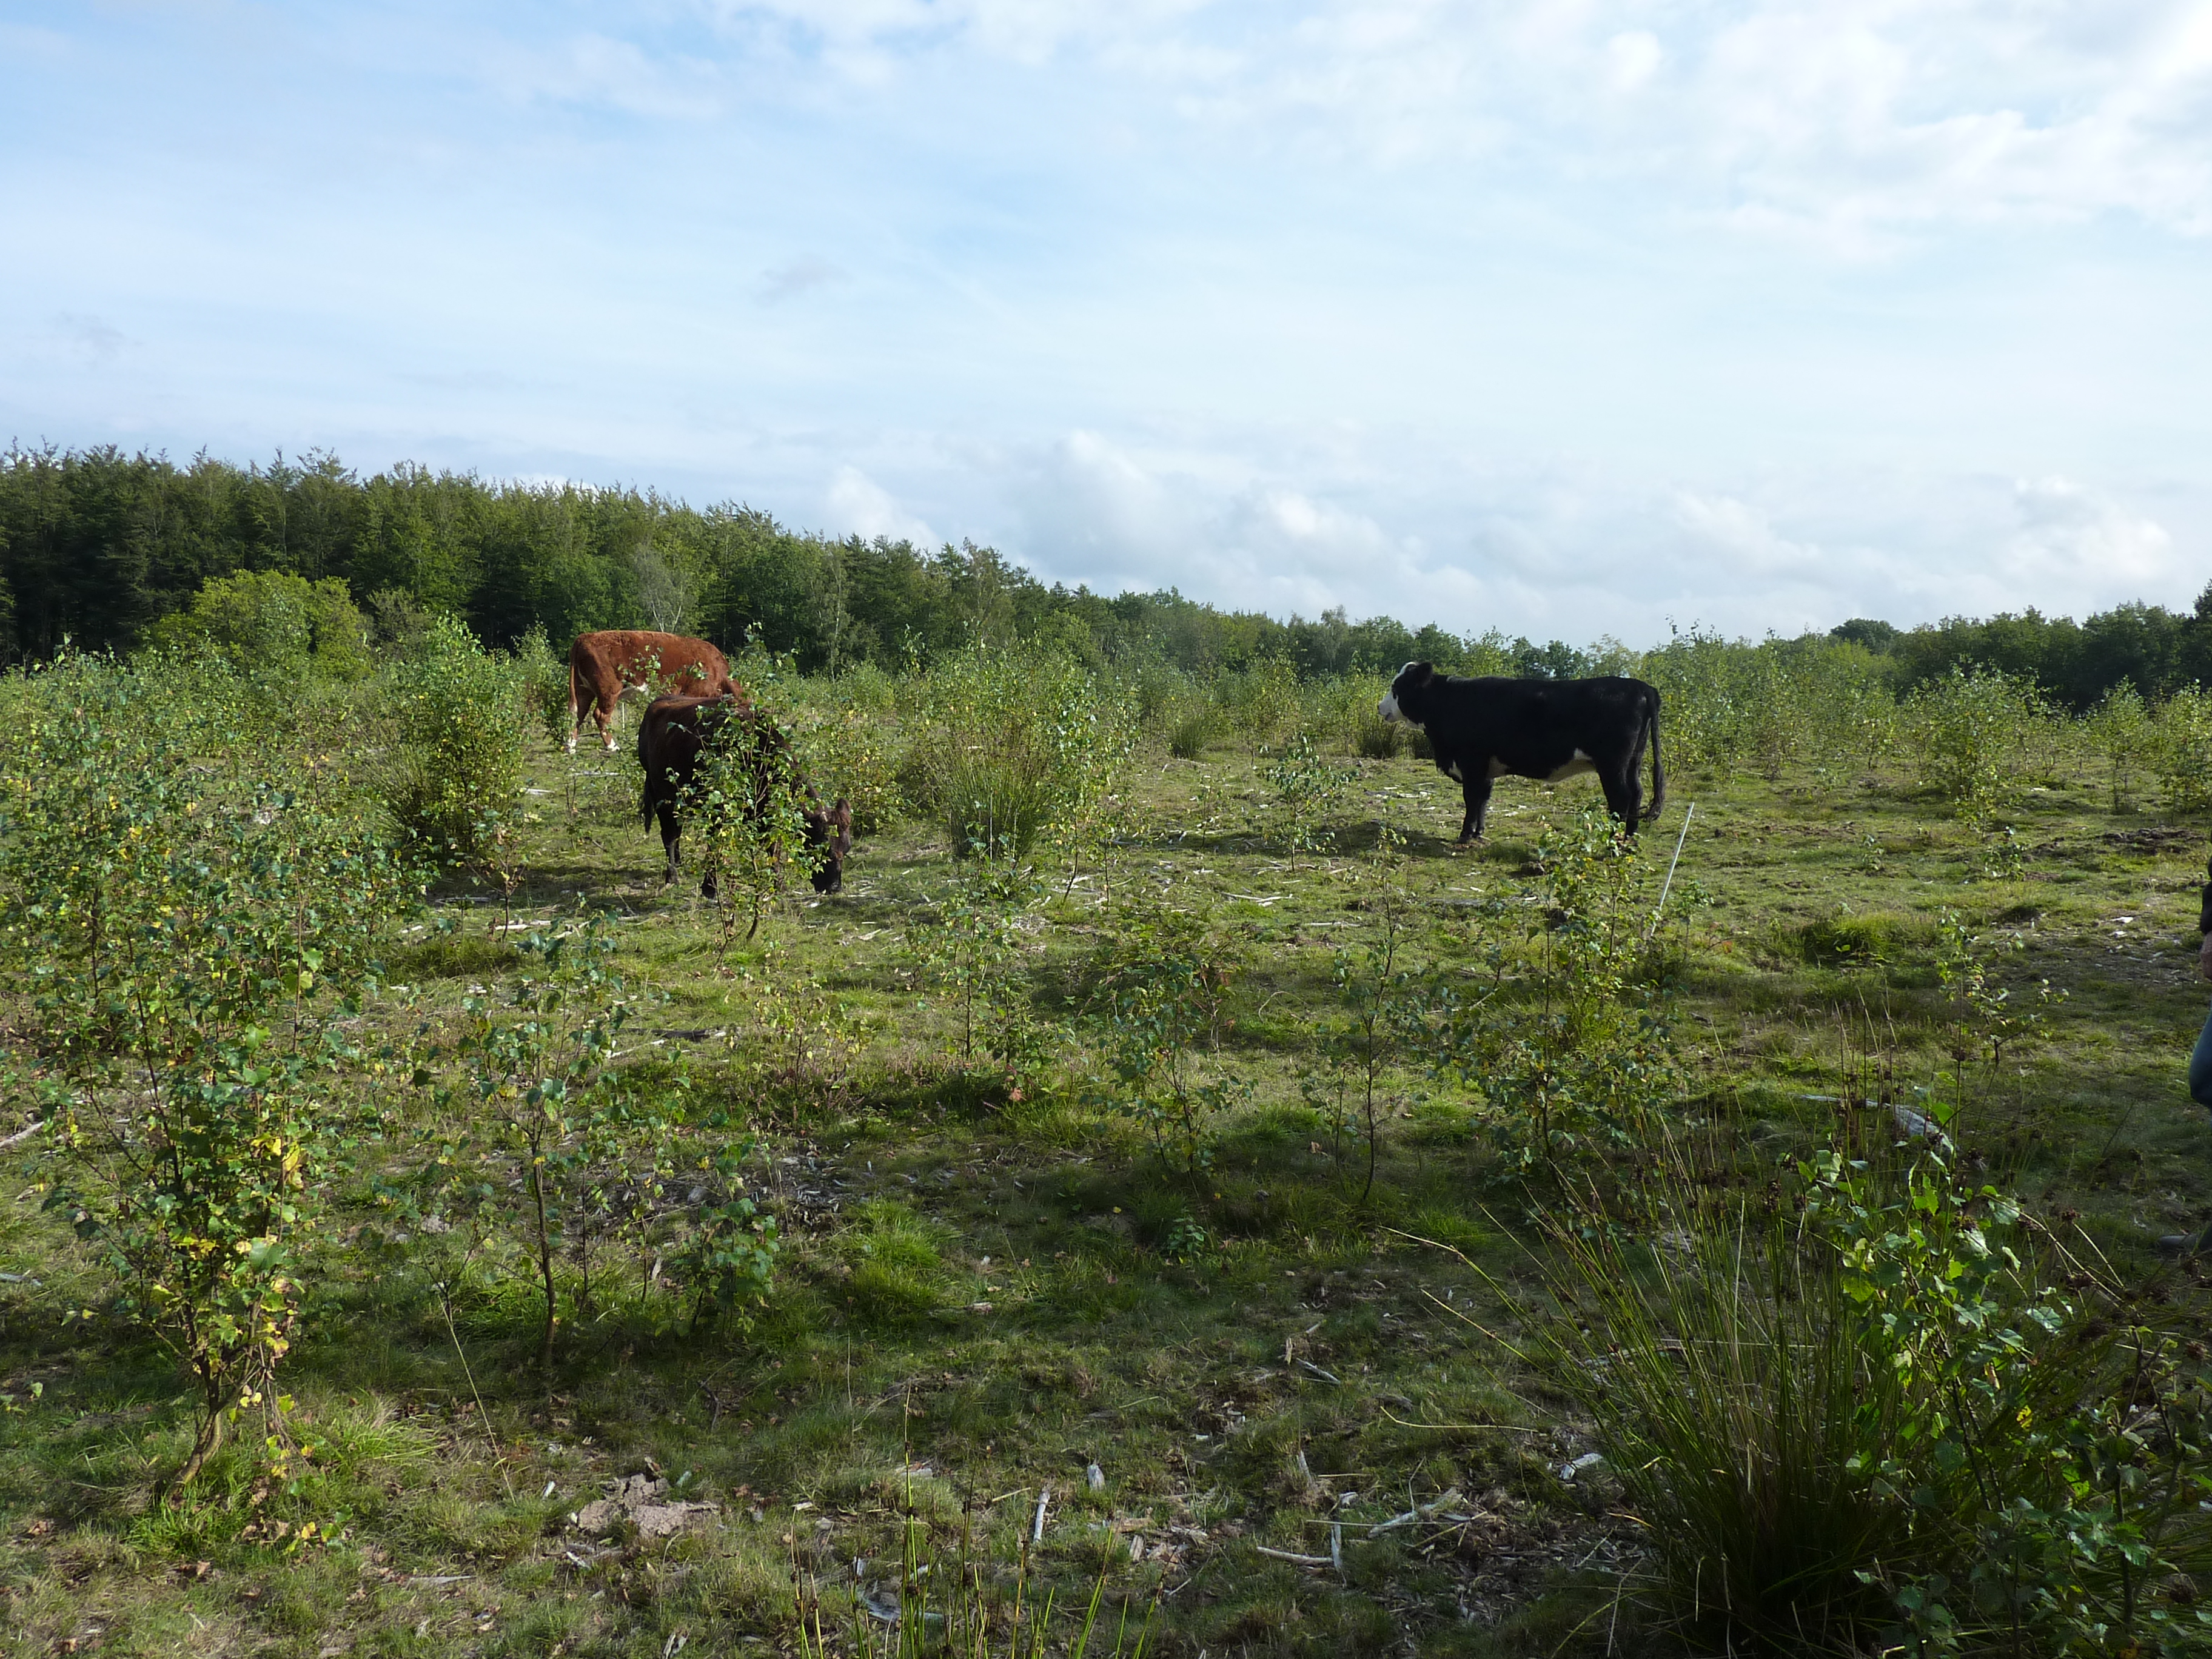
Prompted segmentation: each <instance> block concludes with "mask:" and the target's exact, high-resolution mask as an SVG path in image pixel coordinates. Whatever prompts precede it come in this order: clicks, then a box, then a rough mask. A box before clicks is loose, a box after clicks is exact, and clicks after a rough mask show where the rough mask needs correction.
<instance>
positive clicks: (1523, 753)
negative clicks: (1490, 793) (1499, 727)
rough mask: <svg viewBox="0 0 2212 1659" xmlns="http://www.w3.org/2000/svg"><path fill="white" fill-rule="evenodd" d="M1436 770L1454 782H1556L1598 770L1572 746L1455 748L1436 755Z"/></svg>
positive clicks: (1518, 744)
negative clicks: (1500, 780) (1478, 779)
mask: <svg viewBox="0 0 2212 1659" xmlns="http://www.w3.org/2000/svg"><path fill="white" fill-rule="evenodd" d="M1437 768H1438V769H1440V770H1441V771H1442V772H1443V775H1445V776H1446V777H1448V778H1450V779H1452V780H1453V781H1455V782H1458V783H1466V782H1468V781H1470V780H1472V779H1477V778H1486V777H1487V778H1503V777H1516V778H1541V779H1543V780H1544V781H1546V782H1548V783H1556V782H1558V781H1560V780H1561V779H1563V778H1572V777H1579V776H1580V775H1583V773H1585V772H1594V771H1595V770H1596V769H1597V761H1596V760H1595V757H1592V756H1591V755H1589V753H1587V752H1586V751H1584V750H1581V749H1578V748H1577V747H1576V746H1575V745H1574V744H1571V743H1527V742H1522V743H1515V744H1501V745H1498V746H1495V747H1490V746H1474V747H1467V748H1462V749H1455V750H1453V751H1451V752H1450V753H1449V755H1447V754H1446V753H1445V752H1444V751H1443V750H1438V751H1437Z"/></svg>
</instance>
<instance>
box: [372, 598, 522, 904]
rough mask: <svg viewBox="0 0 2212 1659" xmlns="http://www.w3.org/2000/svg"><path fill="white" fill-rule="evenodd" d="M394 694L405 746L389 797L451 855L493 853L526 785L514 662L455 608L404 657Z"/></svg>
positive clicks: (424, 838) (459, 861) (439, 855)
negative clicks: (488, 644) (483, 642)
mask: <svg viewBox="0 0 2212 1659" xmlns="http://www.w3.org/2000/svg"><path fill="white" fill-rule="evenodd" d="M393 702H394V704H395V706H396V709H397V715H398V726H399V738H398V755H397V757H396V760H395V763H394V765H393V767H392V774H391V776H390V779H389V781H388V783H387V787H386V805H388V806H389V807H390V809H391V811H392V817H394V818H396V819H397V820H398V823H399V824H400V826H401V828H403V829H405V830H406V831H407V832H408V833H409V834H410V836H414V837H415V838H416V841H417V842H418V843H420V844H421V845H422V847H423V848H424V849H425V850H426V851H427V852H428V854H430V855H431V856H432V857H434V858H436V859H439V860H442V861H443V862H445V863H447V864H451V865H455V866H465V865H471V864H479V863H482V862H483V861H484V860H488V859H489V858H491V857H493V856H494V855H495V852H496V849H497V847H498V845H499V842H500V839H501V834H502V831H504V830H506V829H507V828H508V821H509V819H510V817H511V816H512V815H513V812H514V810H515V805H516V803H517V802H518V801H519V800H520V798H521V793H522V734H523V714H522V703H523V700H522V696H521V694H520V685H519V684H518V683H517V675H516V672H515V669H514V665H513V664H512V663H511V662H507V661H503V660H501V659H499V658H496V657H494V656H492V655H490V654H489V653H487V652H486V651H485V650H484V649H483V647H482V646H480V645H478V644H477V639H476V635H473V634H471V633H470V632H469V630H468V629H467V627H466V626H465V624H463V623H459V622H458V621H455V620H454V619H453V618H452V617H440V618H438V619H437V620H436V621H435V623H432V624H431V626H430V630H429V633H428V636H427V638H426V640H425V642H424V647H423V651H422V655H421V656H420V657H418V658H417V659H415V660H413V661H411V662H408V663H404V664H403V665H401V666H400V668H399V670H398V672H397V674H396V676H395V679H394V685H393Z"/></svg>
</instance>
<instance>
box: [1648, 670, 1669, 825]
mask: <svg viewBox="0 0 2212 1659" xmlns="http://www.w3.org/2000/svg"><path fill="white" fill-rule="evenodd" d="M1644 718H1645V719H1646V720H1649V721H1650V723H1651V725H1650V730H1651V805H1649V806H1647V807H1645V808H1644V823H1652V822H1653V821H1655V820H1656V818H1657V817H1658V816H1659V809H1660V808H1661V807H1662V806H1664V805H1666V804H1667V769H1666V767H1665V766H1664V765H1663V764H1662V763H1661V761H1660V759H1659V694H1658V693H1657V692H1656V691H1655V692H1653V693H1652V694H1651V703H1650V708H1649V710H1648V711H1647V712H1646V714H1645V715H1644Z"/></svg>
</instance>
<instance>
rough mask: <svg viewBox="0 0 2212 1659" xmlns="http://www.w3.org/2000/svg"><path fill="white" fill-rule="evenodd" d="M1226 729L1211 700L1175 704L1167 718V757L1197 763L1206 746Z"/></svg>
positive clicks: (1191, 699)
mask: <svg viewBox="0 0 2212 1659" xmlns="http://www.w3.org/2000/svg"><path fill="white" fill-rule="evenodd" d="M1224 729H1225V720H1224V719H1223V716H1222V713H1221V710H1220V709H1219V708H1217V707H1215V705H1214V703H1213V701H1212V698H1210V697H1204V696H1193V697H1190V698H1188V699H1186V700H1185V701H1183V702H1179V703H1176V704H1175V705H1174V706H1173V707H1172V708H1171V709H1170V713H1169V714H1168V716H1167V734H1168V753H1170V755H1173V756H1174V757H1176V759H1177V760H1200V759H1203V758H1204V757H1205V755H1206V745H1208V744H1211V743H1212V742H1213V741H1214V739H1216V738H1218V737H1219V736H1220V735H1221V734H1222V732H1223V730H1224Z"/></svg>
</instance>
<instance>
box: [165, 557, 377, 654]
mask: <svg viewBox="0 0 2212 1659" xmlns="http://www.w3.org/2000/svg"><path fill="white" fill-rule="evenodd" d="M149 642H150V643H151V644H153V645H155V647H161V648H166V649H170V650H188V649H191V647H196V646H204V647H209V648H210V649H212V650H214V651H215V652H216V653H217V654H218V655H220V656H221V657H222V659H224V660H225V661H227V662H228V663H229V664H230V665H232V666H233V667H234V668H238V669H241V670H244V671H247V672H249V673H252V672H260V673H266V674H270V675H275V676H280V677H283V676H296V675H298V674H300V673H301V672H304V671H307V670H308V669H310V668H312V669H313V671H315V672H317V673H319V674H325V675H328V676H330V677H331V678H334V679H348V680H351V679H360V678H363V677H364V676H366V675H367V674H368V672H369V671H371V670H372V669H373V668H374V661H373V660H372V659H371V658H370V656H369V654H368V621H367V619H366V618H364V617H362V614H361V612H360V611H358V610H356V608H355V606H354V602H353V596H352V594H351V593H350V592H349V591H348V589H347V587H346V585H345V584H344V583H343V582H342V581H340V580H337V578H336V577H331V578H329V579H328V580H323V581H319V582H309V581H307V580H305V579H304V578H302V577H299V576H295V575H291V574H288V573H286V572H284V571H281V570H266V571H254V570H247V571H241V572H240V573H239V574H237V575H234V576H211V577H210V578H209V579H208V580H207V581H206V582H205V583H204V584H203V585H202V586H201V588H200V591H199V592H198V593H197V594H196V595H195V596H194V597H193V599H192V602H191V606H190V607H189V608H188V609H186V610H184V611H177V612H176V613H174V614H173V615H171V616H167V617H163V618H162V619H161V621H160V622H158V623H155V625H154V628H153V629H152V631H151V634H150V636H149Z"/></svg>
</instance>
